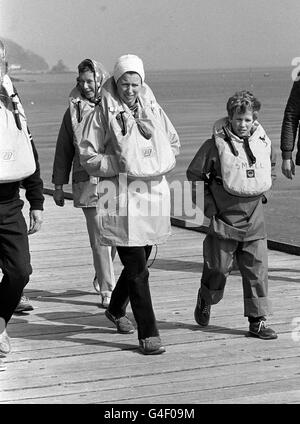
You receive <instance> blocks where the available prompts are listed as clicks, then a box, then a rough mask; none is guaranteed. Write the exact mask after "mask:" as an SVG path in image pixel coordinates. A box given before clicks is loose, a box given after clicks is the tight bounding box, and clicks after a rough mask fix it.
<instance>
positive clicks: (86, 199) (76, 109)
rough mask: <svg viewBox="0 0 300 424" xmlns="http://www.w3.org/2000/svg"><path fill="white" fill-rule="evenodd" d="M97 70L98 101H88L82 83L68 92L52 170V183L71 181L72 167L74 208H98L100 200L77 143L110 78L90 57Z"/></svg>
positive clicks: (96, 99) (101, 66) (95, 72)
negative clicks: (80, 156)
mask: <svg viewBox="0 0 300 424" xmlns="http://www.w3.org/2000/svg"><path fill="white" fill-rule="evenodd" d="M90 63H91V64H92V67H93V69H94V75H95V82H96V87H97V93H96V96H95V101H93V102H91V101H89V100H88V99H87V98H86V97H85V96H84V94H83V92H82V91H81V89H80V86H79V84H76V86H75V87H74V88H73V89H72V91H71V93H70V94H69V107H68V109H67V110H66V112H65V114H64V117H63V120H62V123H61V127H60V130H59V134H58V138H57V142H56V149H55V156H54V163H53V173H52V183H53V184H56V185H64V184H68V182H69V177H70V173H71V169H72V191H73V203H74V206H75V207H95V206H96V204H97V200H98V195H97V183H98V179H97V178H91V177H90V176H89V174H88V173H87V172H86V171H85V170H84V168H83V167H82V166H81V164H80V161H79V151H78V142H79V141H80V139H81V136H82V129H83V126H84V122H85V120H86V118H87V117H88V115H89V114H90V113H91V112H93V110H94V108H95V105H96V104H97V103H98V102H99V101H100V92H101V87H102V85H103V83H104V82H105V81H106V80H107V78H108V77H109V74H108V72H107V71H106V70H105V68H104V67H103V65H102V64H101V63H100V62H96V61H94V60H91V59H90Z"/></svg>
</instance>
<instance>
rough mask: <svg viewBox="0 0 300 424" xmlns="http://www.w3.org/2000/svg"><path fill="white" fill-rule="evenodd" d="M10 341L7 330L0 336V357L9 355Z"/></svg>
mask: <svg viewBox="0 0 300 424" xmlns="http://www.w3.org/2000/svg"><path fill="white" fill-rule="evenodd" d="M10 349H11V347H10V341H9V337H8V334H7V332H6V330H4V331H3V333H1V334H0V355H1V354H2V355H7V354H8V353H9V352H10Z"/></svg>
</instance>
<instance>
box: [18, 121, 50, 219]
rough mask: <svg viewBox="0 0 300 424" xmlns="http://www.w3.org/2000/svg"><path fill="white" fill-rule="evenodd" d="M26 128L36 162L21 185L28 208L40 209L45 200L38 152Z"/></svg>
mask: <svg viewBox="0 0 300 424" xmlns="http://www.w3.org/2000/svg"><path fill="white" fill-rule="evenodd" d="M27 130H28V133H29V136H30V141H31V145H32V150H33V154H34V159H35V164H36V170H35V172H34V174H32V175H30V176H29V177H27V178H25V180H23V181H22V183H21V186H22V187H23V188H24V189H25V196H26V199H27V200H28V202H29V204H30V210H41V211H42V210H43V204H44V200H45V199H44V196H43V180H42V179H41V175H40V164H39V159H38V153H37V150H36V148H35V145H34V143H33V139H32V136H31V133H30V131H29V129H28V128H27Z"/></svg>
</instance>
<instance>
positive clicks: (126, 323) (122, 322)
mask: <svg viewBox="0 0 300 424" xmlns="http://www.w3.org/2000/svg"><path fill="white" fill-rule="evenodd" d="M104 313H105V316H106V318H108V319H109V320H110V321H111V322H113V323H114V324H115V326H116V327H117V330H118V333H121V334H132V333H134V326H133V324H132V322H131V321H130V319H129V318H128V317H127V315H124V316H123V317H121V318H116V317H114V316H113V315H112V314H111V313H110V312H109V311H108V309H106V311H105V312H104Z"/></svg>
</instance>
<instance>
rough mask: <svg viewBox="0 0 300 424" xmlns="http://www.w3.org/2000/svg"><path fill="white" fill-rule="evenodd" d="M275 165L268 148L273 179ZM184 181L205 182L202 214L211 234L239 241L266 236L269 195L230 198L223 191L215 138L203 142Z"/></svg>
mask: <svg viewBox="0 0 300 424" xmlns="http://www.w3.org/2000/svg"><path fill="white" fill-rule="evenodd" d="M221 122H222V121H221ZM225 122H226V121H223V123H225ZM219 124H220V121H217V123H216V124H215V126H214V128H216V127H220V125H219ZM227 125H228V123H227ZM225 128H226V125H225ZM258 128H259V127H258V125H257V126H254V128H253V134H252V137H253V136H254V137H255V132H256V131H257V129H258ZM223 135H224V134H223ZM275 162H276V161H275V155H274V152H273V150H272V149H271V173H272V179H274V178H275ZM187 178H188V180H190V181H192V182H193V181H195V182H196V181H204V185H205V191H204V197H205V198H204V214H205V215H206V216H207V217H208V218H210V226H209V232H210V233H211V234H214V235H216V236H217V237H219V238H224V239H232V240H238V241H250V240H258V239H262V238H265V237H266V228H265V221H264V213H263V203H265V202H266V201H267V200H266V199H267V197H268V193H267V192H266V193H262V194H260V195H256V196H248V197H247V196H238V195H233V194H231V193H229V192H228V191H227V190H225V188H224V185H223V177H222V171H221V162H220V156H219V151H218V148H217V146H216V142H215V137H214V136H213V137H212V138H210V139H208V140H206V141H205V142H204V143H203V144H202V146H201V147H200V149H199V150H198V152H197V153H196V155H195V157H194V158H193V160H192V161H191V163H190V165H189V167H188V169H187Z"/></svg>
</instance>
